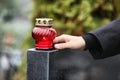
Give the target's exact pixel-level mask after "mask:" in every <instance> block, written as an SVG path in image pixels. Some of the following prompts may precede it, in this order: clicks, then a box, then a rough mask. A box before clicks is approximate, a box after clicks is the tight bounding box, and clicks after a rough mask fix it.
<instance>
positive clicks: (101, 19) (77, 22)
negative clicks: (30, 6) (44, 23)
mask: <svg viewBox="0 0 120 80" xmlns="http://www.w3.org/2000/svg"><path fill="white" fill-rule="evenodd" d="M34 7H35V8H34V12H33V16H34V18H33V20H35V18H36V17H51V18H53V19H54V27H55V28H56V30H60V34H62V33H67V34H74V35H80V34H81V33H86V32H89V31H91V30H93V29H96V28H98V27H100V26H102V25H105V24H107V23H108V22H110V21H111V20H112V19H114V18H115V17H113V16H114V15H115V14H114V15H113V12H114V7H113V3H112V0H108V1H105V0H45V1H43V0H35V1H34ZM79 27H81V29H80V30H78V32H79V33H80V34H78V32H77V34H75V33H76V30H77V29H78V28H79ZM61 29H62V30H61ZM58 35H59V34H58Z"/></svg>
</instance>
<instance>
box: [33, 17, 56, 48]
mask: <svg viewBox="0 0 120 80" xmlns="http://www.w3.org/2000/svg"><path fill="white" fill-rule="evenodd" d="M52 21H53V19H51V18H36V24H35V27H34V28H33V31H32V37H33V38H34V39H35V48H36V49H52V48H53V39H54V38H55V37H56V31H55V29H53V28H52V27H53V24H52Z"/></svg>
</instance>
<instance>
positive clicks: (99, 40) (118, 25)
mask: <svg viewBox="0 0 120 80" xmlns="http://www.w3.org/2000/svg"><path fill="white" fill-rule="evenodd" d="M86 36H87V37H86ZM86 36H84V38H85V41H86V45H87V48H88V49H89V51H90V53H91V54H92V55H93V57H94V58H96V59H99V58H106V57H109V56H113V55H116V54H119V53H120V19H117V20H114V21H112V22H111V23H109V24H107V25H105V26H103V27H100V28H99V29H96V30H94V31H92V32H89V33H88V34H87V35H86Z"/></svg>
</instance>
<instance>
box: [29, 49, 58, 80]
mask: <svg viewBox="0 0 120 80" xmlns="http://www.w3.org/2000/svg"><path fill="white" fill-rule="evenodd" d="M54 52H56V50H35V49H29V50H28V52H27V80H49V57H50V55H51V54H54Z"/></svg>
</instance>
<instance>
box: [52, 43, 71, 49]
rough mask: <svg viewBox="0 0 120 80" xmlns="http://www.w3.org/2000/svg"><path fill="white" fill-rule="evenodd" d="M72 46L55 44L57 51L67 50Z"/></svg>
mask: <svg viewBox="0 0 120 80" xmlns="http://www.w3.org/2000/svg"><path fill="white" fill-rule="evenodd" d="M70 46H71V44H70V43H69V42H67V43H60V44H55V45H54V47H55V48H56V49H65V48H69V47H70Z"/></svg>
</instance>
